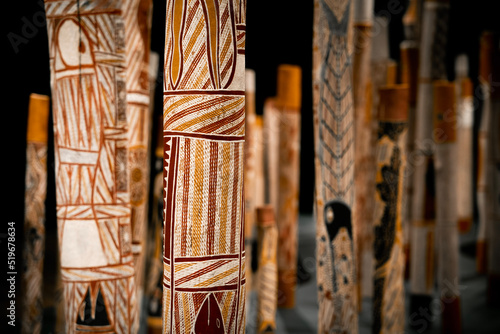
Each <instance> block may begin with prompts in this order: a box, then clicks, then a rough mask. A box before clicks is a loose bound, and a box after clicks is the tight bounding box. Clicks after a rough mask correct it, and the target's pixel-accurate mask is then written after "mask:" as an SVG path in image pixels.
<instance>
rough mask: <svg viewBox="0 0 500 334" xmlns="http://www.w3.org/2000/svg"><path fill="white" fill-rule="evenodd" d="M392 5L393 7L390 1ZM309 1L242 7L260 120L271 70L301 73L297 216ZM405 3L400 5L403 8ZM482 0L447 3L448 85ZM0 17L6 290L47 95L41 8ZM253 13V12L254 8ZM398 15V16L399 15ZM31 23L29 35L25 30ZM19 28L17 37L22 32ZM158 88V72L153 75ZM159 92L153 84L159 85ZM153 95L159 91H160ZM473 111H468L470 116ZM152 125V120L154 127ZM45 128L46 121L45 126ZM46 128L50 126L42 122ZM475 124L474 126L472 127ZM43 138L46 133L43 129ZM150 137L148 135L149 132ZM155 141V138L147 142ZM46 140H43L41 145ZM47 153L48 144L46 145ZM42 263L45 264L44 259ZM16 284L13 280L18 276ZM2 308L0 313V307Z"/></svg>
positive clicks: (7, 11)
mask: <svg viewBox="0 0 500 334" xmlns="http://www.w3.org/2000/svg"><path fill="white" fill-rule="evenodd" d="M392 1H394V0H392ZM312 3H313V2H312V1H307V2H306V1H300V2H299V1H297V2H291V1H285V0H273V1H255V0H254V1H248V5H247V45H246V63H247V67H248V68H252V69H254V70H255V71H256V86H257V88H256V98H257V101H256V102H257V112H258V113H262V106H263V101H264V99H265V98H266V97H270V96H274V95H275V92H276V90H275V87H276V70H277V66H278V65H279V64H283V63H288V64H296V65H300V66H301V67H302V69H303V74H302V77H303V83H302V90H303V99H302V151H301V183H300V187H301V192H300V211H301V212H302V213H311V212H312V204H313V185H314V167H313V166H314V150H313V147H314V146H313V128H312V99H311V95H312V87H311V77H312V74H311V68H312V23H313V20H312V14H313V5H312ZM406 3H407V0H401V4H402V5H403V6H406ZM493 3H494V1H488V0H475V1H466V0H453V1H451V11H450V24H449V37H448V47H447V49H448V53H447V57H448V59H447V64H448V76H449V79H453V78H454V73H453V67H454V59H455V56H456V55H457V54H459V53H467V54H468V55H469V60H470V64H469V65H470V66H469V67H470V76H471V78H472V79H473V80H474V81H475V83H476V84H477V69H478V48H479V43H478V41H479V35H480V33H481V31H483V30H486V29H488V30H499V28H500V27H499V25H500V20H499V19H498V10H497V8H496V7H495V5H494V4H493ZM154 5H155V7H154V14H153V16H154V19H153V29H152V49H153V50H155V51H156V52H158V53H160V55H161V60H160V67H162V66H163V65H162V63H163V62H162V58H163V55H162V53H163V45H164V31H165V26H164V18H165V1H156V0H155V1H154ZM3 6H4V7H3V8H4V10H2V14H1V15H2V19H1V21H2V31H3V33H2V49H1V55H2V60H3V65H2V69H1V70H0V73H2V76H1V77H0V80H1V82H2V83H1V85H2V89H1V94H2V98H1V100H0V101H1V103H2V104H1V105H2V107H1V109H2V115H3V116H1V117H3V118H0V124H1V128H2V129H3V131H2V138H3V139H2V141H1V142H2V143H3V147H4V149H3V150H2V153H1V160H0V161H1V165H2V174H1V179H2V180H1V182H2V187H1V190H2V193H3V195H2V200H1V203H2V204H1V208H2V210H1V211H0V225H1V228H0V249H1V251H0V254H1V257H0V272H1V273H2V274H0V282H1V283H0V286H2V287H4V286H5V287H7V284H6V278H5V276H4V275H5V272H6V271H7V263H6V261H7V255H6V254H7V249H6V248H7V244H6V242H7V240H6V236H7V235H6V231H7V222H10V221H13V222H15V223H16V227H17V232H16V233H17V241H16V245H17V250H16V254H17V266H18V273H20V272H21V271H22V270H21V268H22V267H21V266H22V262H21V259H22V256H21V254H22V253H21V251H22V238H23V233H22V226H23V219H24V210H23V208H24V177H25V166H26V157H25V155H26V152H25V148H26V125H27V123H26V121H27V111H28V98H29V94H30V93H39V94H46V95H50V82H49V80H50V75H49V58H48V42H47V32H46V26H45V25H44V23H43V15H44V10H43V3H42V1H40V0H32V1H7V2H4V3H3ZM259 6H260V7H259ZM386 8H387V0H377V1H376V11H379V10H384V9H386ZM402 14H403V13H402ZM402 14H401V15H393V16H392V17H391V24H390V44H391V48H390V49H391V57H392V58H394V59H398V58H399V54H398V45H399V42H400V41H401V39H402V37H403V34H402V24H401V17H402ZM25 22H31V23H32V24H33V25H32V27H31V29H26V28H25V26H26V23H25ZM23 29H24V31H23ZM13 34H16V35H18V36H24V37H25V38H26V43H23V44H20V45H19V46H18V50H15V48H14V47H13V45H12V43H11V41H10V40H9V36H10V37H12V36H13ZM159 73H160V77H159V82H161V75H162V71H161V70H160V71H159ZM159 87H161V85H159ZM160 89H161V88H160ZM155 101H156V102H155V104H156V106H158V107H159V108H156V110H155V113H156V114H157V115H161V112H162V111H161V106H162V94H161V91H158V94H156V99H155ZM477 116H478V110H477V111H476V117H477ZM156 119H158V118H157V117H155V120H156ZM50 122H51V120H50ZM49 124H51V123H49ZM476 124H477V122H476ZM49 129H50V130H49V131H50V134H49V138H51V136H52V129H51V127H49ZM155 131H156V129H155ZM153 138H155V136H153ZM49 140H50V139H49ZM49 145H50V147H51V146H52V145H53V143H52V142H49ZM46 204H47V222H46V224H47V229H48V230H53V229H55V226H56V219H55V190H54V162H53V150H52V149H49V157H48V192H47V201H46ZM46 261H53V260H51V259H46ZM18 278H19V274H18ZM17 289H18V291H17V296H18V297H19V295H20V291H19V289H20V282H19V281H18V283H17ZM6 294H7V288H5V289H4V288H2V289H0V295H1V297H0V298H1V300H2V301H3V302H2V304H1V307H0V310H5V308H6V305H7V304H6V297H7V296H6ZM19 303H20V299H18V300H17V312H18V313H17V320H16V323H17V324H18V325H19V324H20V314H19V312H20V304H19ZM4 306H5V308H4ZM4 314H6V311H0V324H1V325H0V328H4V326H5V324H6V322H7V319H6V317H5V316H4ZM0 332H2V333H3V332H4V331H2V330H0Z"/></svg>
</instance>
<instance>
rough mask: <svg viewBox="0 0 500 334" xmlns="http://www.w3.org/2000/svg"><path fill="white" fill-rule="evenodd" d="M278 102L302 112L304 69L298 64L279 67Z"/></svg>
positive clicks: (280, 104)
mask: <svg viewBox="0 0 500 334" xmlns="http://www.w3.org/2000/svg"><path fill="white" fill-rule="evenodd" d="M276 92H277V94H276V104H277V105H278V106H280V107H286V108H288V109H291V110H297V112H300V106H301V104H302V69H301V68H300V66H297V65H288V64H283V65H280V66H279V67H278V88H277V90H276Z"/></svg>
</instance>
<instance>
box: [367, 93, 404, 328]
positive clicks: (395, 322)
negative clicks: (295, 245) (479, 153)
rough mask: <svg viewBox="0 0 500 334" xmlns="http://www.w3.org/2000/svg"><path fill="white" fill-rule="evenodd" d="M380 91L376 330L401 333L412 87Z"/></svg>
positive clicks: (374, 311) (374, 294)
mask: <svg viewBox="0 0 500 334" xmlns="http://www.w3.org/2000/svg"><path fill="white" fill-rule="evenodd" d="M379 93H380V103H379V107H378V110H379V111H378V117H377V119H378V123H379V128H378V133H377V146H376V151H375V152H376V165H377V167H376V168H377V174H376V192H375V209H374V213H373V215H374V216H373V219H374V225H373V227H374V234H375V242H374V254H375V274H374V277H373V280H374V283H373V285H374V291H373V325H372V333H402V332H404V328H405V297H404V261H405V259H404V248H403V230H402V226H401V205H402V198H403V189H404V188H403V186H404V184H403V178H404V170H405V163H406V134H407V120H408V96H409V90H408V86H407V85H395V86H386V87H382V88H380V90H379Z"/></svg>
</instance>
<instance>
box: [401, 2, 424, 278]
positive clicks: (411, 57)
mask: <svg viewBox="0 0 500 334" xmlns="http://www.w3.org/2000/svg"><path fill="white" fill-rule="evenodd" d="M412 3H415V1H413V2H412ZM400 51H401V53H400V54H401V72H400V73H401V83H402V84H407V85H408V89H409V94H408V134H407V139H406V155H407V161H409V163H407V164H406V166H405V175H404V179H403V187H404V188H403V195H402V196H403V200H402V202H403V203H402V206H401V225H402V227H403V236H404V237H403V240H404V250H405V279H408V278H409V277H410V228H411V226H410V222H411V216H412V213H411V203H412V195H413V175H412V170H413V169H412V168H413V157H414V154H413V153H414V148H415V123H416V122H415V120H416V115H415V109H416V102H417V82H418V52H419V48H418V45H417V43H416V42H415V41H412V40H407V41H403V42H402V43H401V50H400Z"/></svg>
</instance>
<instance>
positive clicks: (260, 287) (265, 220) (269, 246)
mask: <svg viewBox="0 0 500 334" xmlns="http://www.w3.org/2000/svg"><path fill="white" fill-rule="evenodd" d="M274 217H275V216H274V209H273V207H272V206H271V205H266V206H259V207H257V208H256V223H257V258H258V266H259V273H258V275H257V278H256V279H257V282H256V286H257V333H274V332H275V331H276V310H277V306H278V227H277V225H276V219H275V218H274Z"/></svg>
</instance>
